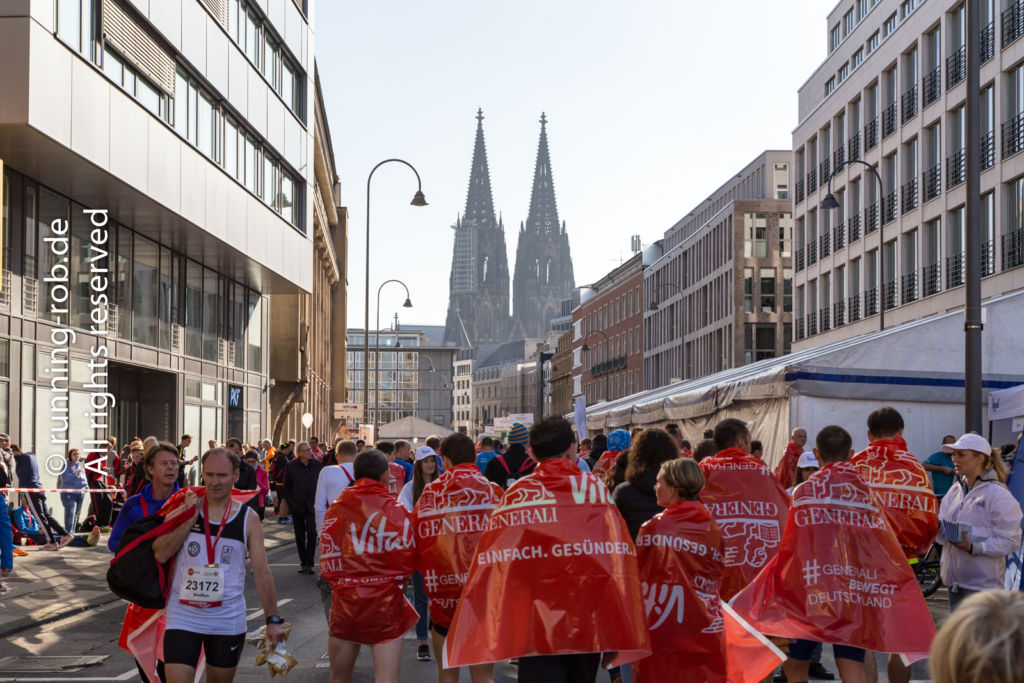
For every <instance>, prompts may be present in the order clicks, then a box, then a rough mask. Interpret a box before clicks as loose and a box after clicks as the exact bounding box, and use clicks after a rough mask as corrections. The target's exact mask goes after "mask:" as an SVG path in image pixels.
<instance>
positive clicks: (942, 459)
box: [921, 434, 956, 500]
mask: <svg viewBox="0 0 1024 683" xmlns="http://www.w3.org/2000/svg"><path fill="white" fill-rule="evenodd" d="M955 441H956V437H955V436H953V435H952V434H947V435H946V436H944V437H942V446H941V447H940V448H939V450H937V451H935V452H934V453H932V454H931V455H929V456H928V458H927V459H926V460H925V461H924V462H923V463H921V466H922V467H924V469H925V471H927V472H931V475H932V491H934V492H935V497H936V498H938V499H939V500H942V497H943V496H944V495H946V492H947V491H949V487H950V486H952V485H953V473H954V470H953V457H952V456H951V455H950V453H951V452H952V449H951V448H949V445H950V444H951V443H953V442H955Z"/></svg>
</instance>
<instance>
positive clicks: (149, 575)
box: [107, 515, 189, 609]
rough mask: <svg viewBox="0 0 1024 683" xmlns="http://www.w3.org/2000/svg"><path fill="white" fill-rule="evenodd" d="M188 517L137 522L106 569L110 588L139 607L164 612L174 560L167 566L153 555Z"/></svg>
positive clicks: (150, 516) (181, 516)
mask: <svg viewBox="0 0 1024 683" xmlns="http://www.w3.org/2000/svg"><path fill="white" fill-rule="evenodd" d="M188 518H189V516H188V515H178V517H176V518H175V519H172V520H170V521H166V520H164V518H163V517H162V516H161V515H149V516H147V517H143V518H142V519H140V520H139V521H137V522H135V523H134V524H132V525H131V526H129V527H128V528H127V529H125V530H124V533H122V534H121V540H120V541H118V544H117V553H116V554H115V555H114V559H112V560H111V561H110V567H109V568H108V569H107V585H108V586H109V587H110V590H111V592H112V593H114V595H116V596H118V597H119V598H122V599H124V600H127V601H128V602H131V603H133V604H136V605H138V606H139V607H146V608H148V609H163V608H164V607H166V606H167V595H168V593H169V592H170V590H171V583H170V575H171V571H172V569H173V568H174V558H171V559H170V560H168V561H167V562H165V563H164V564H160V563H159V562H157V561H156V558H155V557H154V555H153V541H154V540H155V539H156V537H157V536H160V535H163V534H165V533H167V532H168V531H170V530H171V529H174V528H175V527H178V526H181V524H182V523H184V522H186V521H187V520H188Z"/></svg>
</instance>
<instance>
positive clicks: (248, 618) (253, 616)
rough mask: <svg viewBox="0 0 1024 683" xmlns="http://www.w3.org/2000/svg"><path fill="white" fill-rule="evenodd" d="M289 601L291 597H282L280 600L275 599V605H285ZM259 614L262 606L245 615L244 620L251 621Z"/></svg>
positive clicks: (261, 611) (261, 612)
mask: <svg viewBox="0 0 1024 683" xmlns="http://www.w3.org/2000/svg"><path fill="white" fill-rule="evenodd" d="M291 601H292V599H291V598H282V599H281V600H278V601H277V606H278V607H280V606H281V605H287V604H288V603H289V602H291ZM261 614H263V608H262V607H260V608H259V609H257V610H256V611H255V612H253V613H252V614H250V615H249V616H247V617H246V618H245V620H246V621H252V620H253V619H256V618H257V617H259V616H260V615H261Z"/></svg>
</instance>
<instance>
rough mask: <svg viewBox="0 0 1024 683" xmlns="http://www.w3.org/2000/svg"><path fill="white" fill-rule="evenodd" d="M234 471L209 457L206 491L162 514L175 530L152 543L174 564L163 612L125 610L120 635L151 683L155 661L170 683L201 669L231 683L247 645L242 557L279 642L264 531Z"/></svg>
mask: <svg viewBox="0 0 1024 683" xmlns="http://www.w3.org/2000/svg"><path fill="white" fill-rule="evenodd" d="M238 467H239V459H238V456H237V455H235V454H234V453H232V452H230V451H227V450H225V449H223V448H217V449H213V450H210V451H207V452H206V453H205V454H204V455H203V459H202V476H203V481H204V482H205V483H206V486H205V487H193V488H188V489H183V490H180V491H178V492H177V493H175V494H174V495H172V496H171V498H170V499H169V500H168V501H167V502H166V503H165V504H164V506H163V507H162V508H161V510H160V514H161V515H163V516H164V517H165V522H170V523H171V525H172V526H173V527H174V528H171V529H170V530H168V531H167V532H166V533H164V534H163V535H160V536H157V537H156V538H155V539H154V540H153V557H154V559H155V561H156V562H158V563H161V564H163V563H166V562H168V561H169V560H171V559H172V558H173V559H174V564H173V568H172V572H171V579H170V591H169V595H168V596H167V607H166V609H165V610H156V611H153V612H149V613H140V612H139V611H138V610H137V609H129V613H128V614H127V615H126V617H125V624H124V626H123V632H122V640H123V641H124V642H125V645H126V646H127V649H128V650H129V651H130V652H131V653H132V654H133V655H134V656H135V659H136V660H137V661H138V662H139V666H140V668H141V669H143V670H144V671H145V672H146V674H147V676H149V677H150V680H151V681H152V680H154V679H155V673H154V672H155V671H156V661H157V660H158V659H159V660H162V661H164V663H165V673H166V679H167V681H169V683H185V682H186V681H188V682H191V681H193V680H195V677H196V672H197V671H200V672H201V671H202V668H203V667H204V666H205V668H206V670H207V672H208V675H209V678H210V680H214V679H216V680H219V681H231V680H233V679H234V674H235V669H236V667H237V665H238V661H239V658H240V657H241V654H242V645H244V642H245V632H246V607H245V595H244V589H245V577H246V569H245V564H246V559H247V558H246V556H247V555H248V559H249V561H250V562H251V563H252V571H253V579H254V581H255V583H256V591H257V594H258V595H259V599H260V604H261V606H262V607H263V610H264V612H265V613H266V615H267V635H268V636H269V637H270V638H271V640H272V641H273V642H274V643H275V644H276V643H278V642H281V641H283V640H284V638H285V633H284V628H283V626H282V625H283V624H284V620H283V619H282V618H281V617H280V616H279V615H278V614H277V594H276V591H275V589H274V580H273V577H272V576H271V574H270V567H269V566H268V564H267V555H266V550H265V548H264V542H263V527H262V525H261V524H260V521H259V518H258V517H257V516H256V513H255V512H254V511H253V510H251V509H250V508H249V507H247V506H246V505H245V504H244V501H246V500H248V499H250V498H251V497H252V496H253V495H255V494H256V491H245V492H236V491H235V490H234V489H233V485H234V483H235V482H236V481H237V480H238V472H239V469H238ZM214 520H218V521H214ZM174 524H176V525H177V526H174ZM211 528H212V529H213V531H211ZM203 546H205V547H203ZM115 561H116V558H115ZM186 577H188V578H186ZM133 607H134V606H133ZM125 630H127V634H125V633H124V631H125Z"/></svg>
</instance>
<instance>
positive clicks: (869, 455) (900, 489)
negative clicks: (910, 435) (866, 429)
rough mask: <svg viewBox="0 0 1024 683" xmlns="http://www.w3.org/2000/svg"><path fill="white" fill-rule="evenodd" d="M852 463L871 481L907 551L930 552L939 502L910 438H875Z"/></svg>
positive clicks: (915, 555)
mask: <svg viewBox="0 0 1024 683" xmlns="http://www.w3.org/2000/svg"><path fill="white" fill-rule="evenodd" d="M850 464H851V465H853V466H854V468H856V470H857V474H859V475H860V476H861V477H863V478H864V480H865V481H867V482H868V484H870V485H871V490H872V491H873V492H874V494H875V495H876V496H877V497H878V499H879V502H880V503H881V505H882V509H883V510H884V511H885V518H886V520H887V521H888V522H889V525H890V526H891V527H892V530H893V531H894V532H895V533H896V539H897V540H898V541H899V543H900V547H902V548H903V553H904V555H906V556H907V557H908V558H909V557H917V556H918V555H923V554H924V553H926V552H928V548H930V547H931V545H932V542H934V541H935V534H936V532H937V531H938V529H939V503H938V500H937V499H936V498H935V492H934V491H932V488H931V486H930V485H929V482H928V473H927V472H926V471H925V469H924V467H922V466H921V463H920V462H918V460H917V458H915V457H914V456H913V455H911V454H910V453H908V452H907V442H906V441H904V440H903V438H902V437H899V436H897V437H895V438H893V439H882V440H879V441H872V442H871V445H870V446H868V447H867V448H866V449H864V450H863V451H861V452H860V453H858V454H857V455H855V456H853V457H852V458H850Z"/></svg>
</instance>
